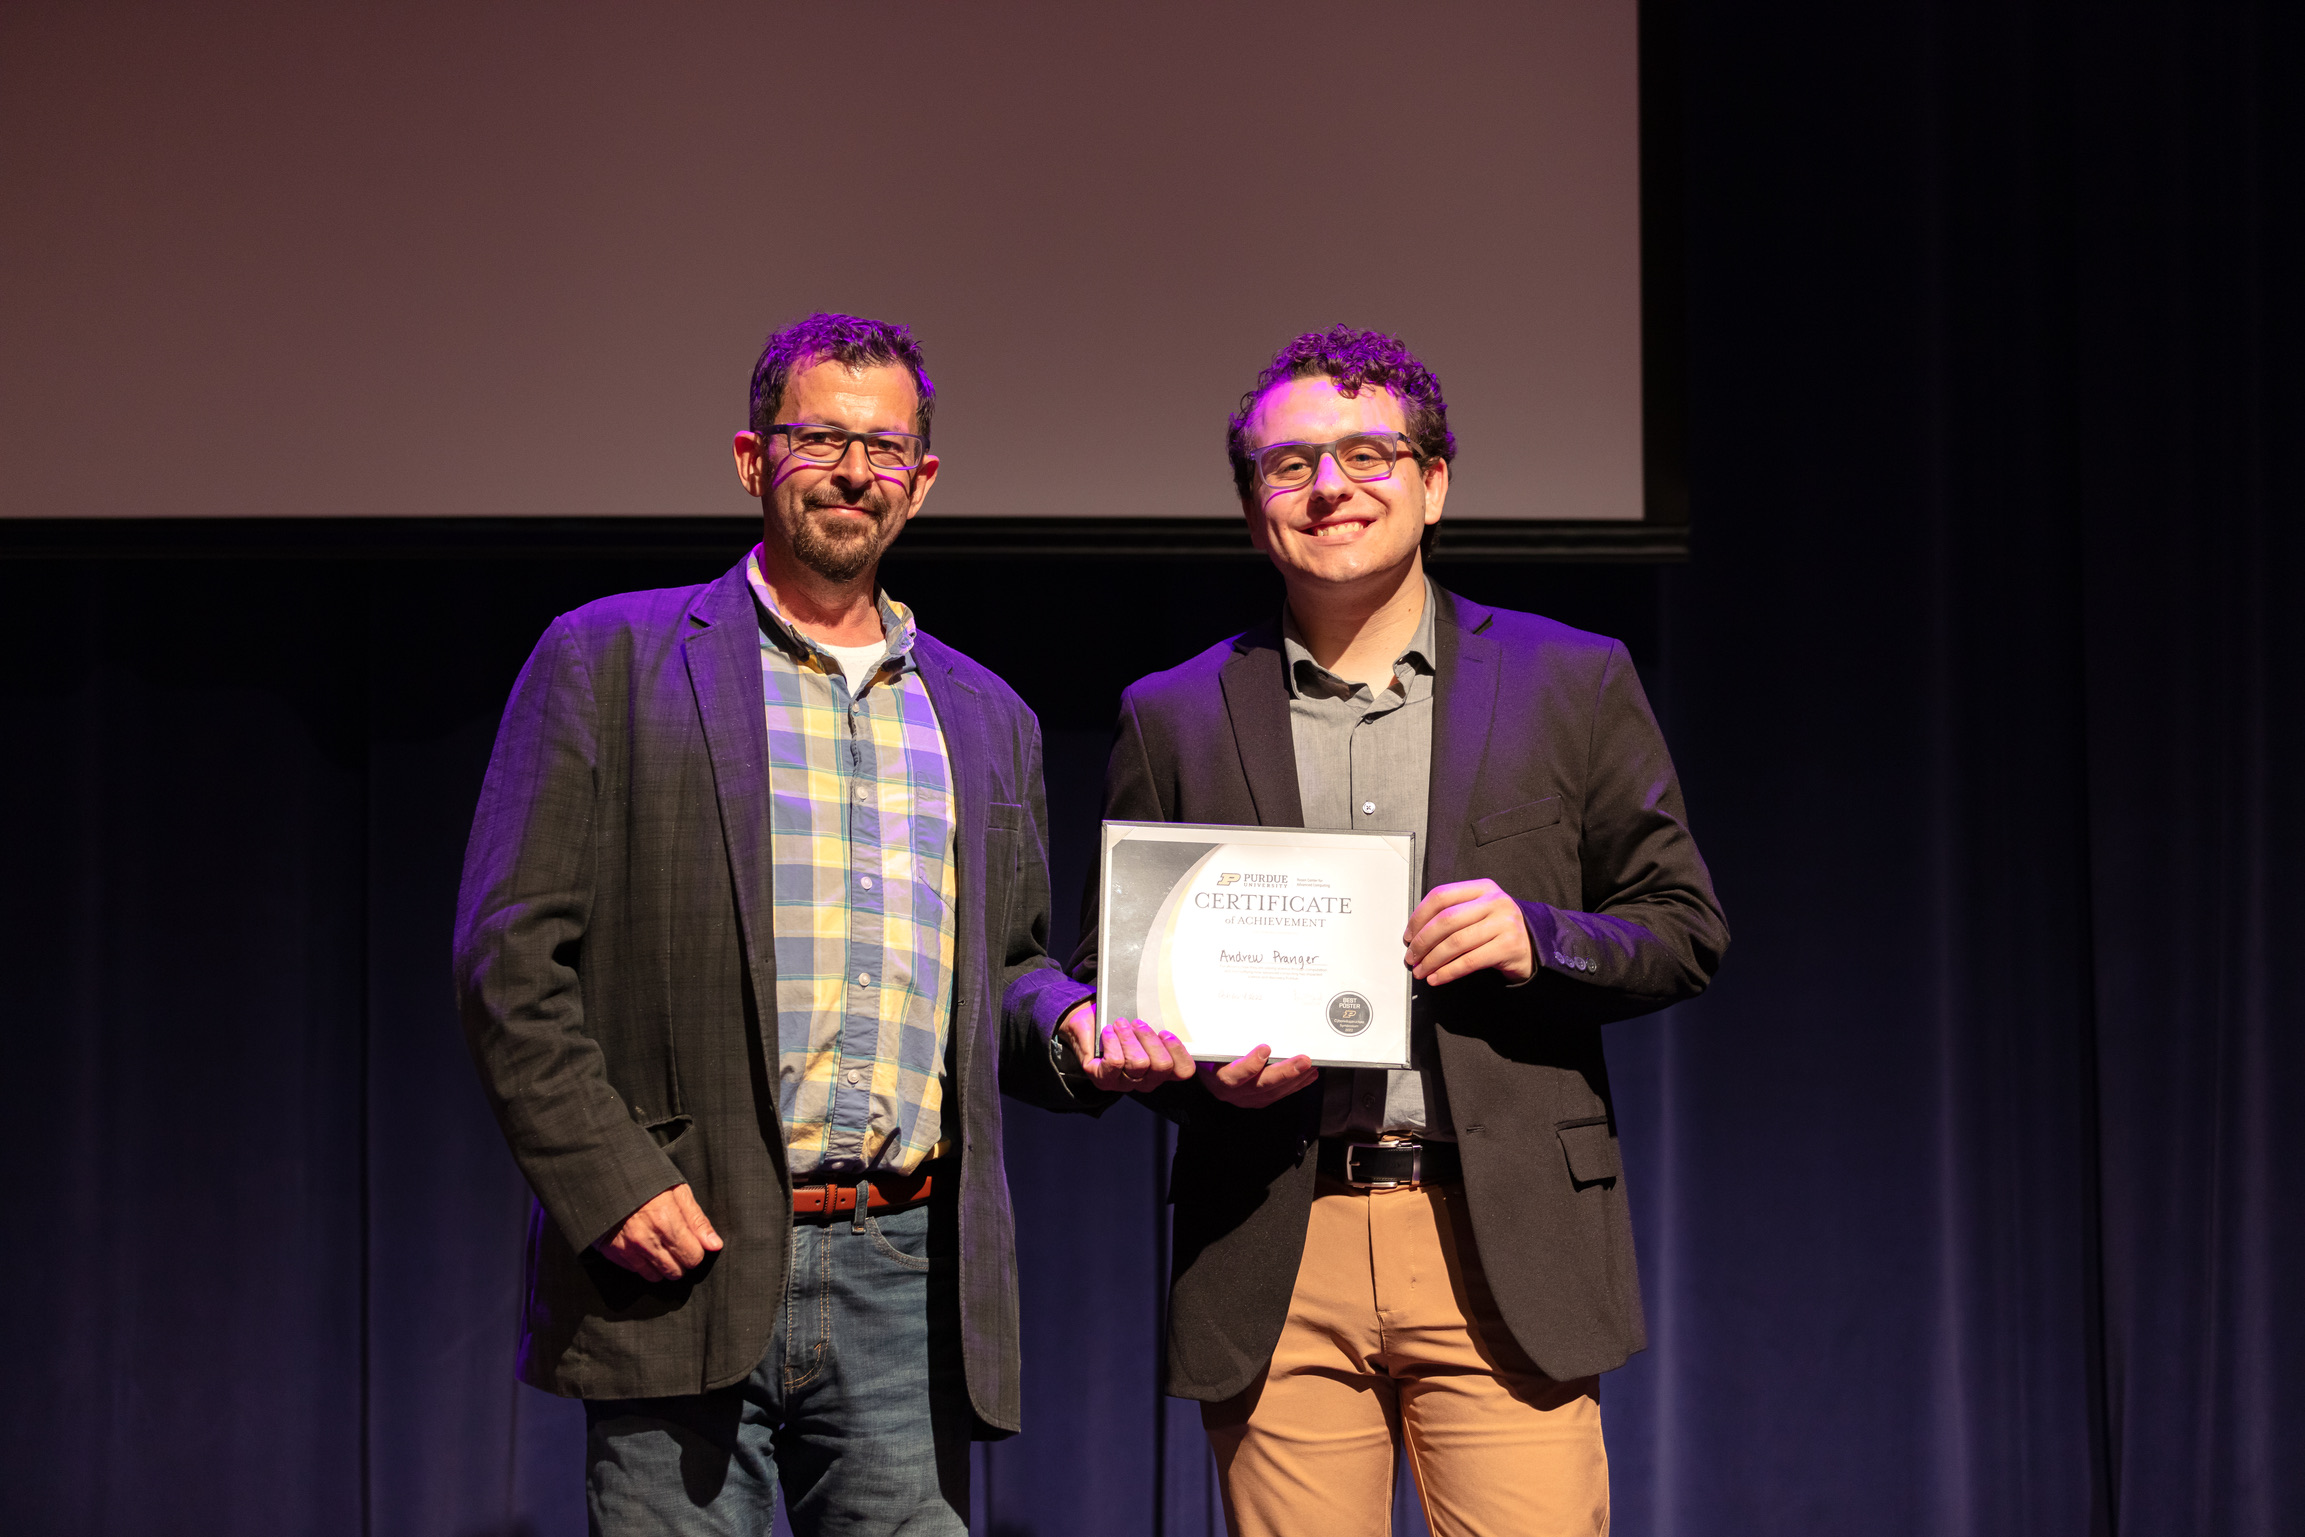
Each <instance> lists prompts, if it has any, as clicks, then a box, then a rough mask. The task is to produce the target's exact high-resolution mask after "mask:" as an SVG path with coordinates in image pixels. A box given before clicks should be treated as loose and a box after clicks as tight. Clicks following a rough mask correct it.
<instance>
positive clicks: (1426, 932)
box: [1407, 906, 1480, 971]
mask: <svg viewBox="0 0 2305 1537" xmlns="http://www.w3.org/2000/svg"><path fill="white" fill-rule="evenodd" d="M1479 918H1480V909H1479V908H1477V907H1469V906H1468V907H1447V908H1443V909H1442V910H1441V911H1440V912H1438V913H1436V914H1434V916H1433V918H1432V920H1431V921H1430V922H1428V923H1426V924H1425V926H1424V927H1422V928H1420V929H1418V930H1417V931H1416V932H1415V933H1414V934H1412V935H1410V936H1409V949H1408V956H1407V960H1408V963H1409V969H1410V970H1412V971H1413V970H1415V969H1416V967H1417V964H1418V963H1419V962H1420V961H1422V960H1424V958H1425V957H1426V956H1428V955H1430V954H1432V950H1433V946H1435V945H1437V944H1439V943H1440V942H1441V941H1442V940H1444V939H1446V938H1448V937H1449V936H1450V935H1451V934H1454V933H1455V932H1456V931H1457V930H1459V929H1461V928H1463V927H1464V926H1465V925H1466V924H1468V923H1474V922H1478V921H1479Z"/></svg>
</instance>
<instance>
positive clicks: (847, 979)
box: [744, 546, 954, 1183]
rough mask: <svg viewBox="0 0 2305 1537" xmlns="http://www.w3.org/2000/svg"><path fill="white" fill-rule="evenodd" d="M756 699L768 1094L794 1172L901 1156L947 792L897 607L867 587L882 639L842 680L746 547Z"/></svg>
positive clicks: (940, 881) (911, 1131)
mask: <svg viewBox="0 0 2305 1537" xmlns="http://www.w3.org/2000/svg"><path fill="white" fill-rule="evenodd" d="M744 574H745V577H746V579H747V580H749V581H750V582H751V583H752V593H753V597H754V599H755V600H756V601H757V602H758V604H759V606H760V676H761V692H762V695H763V698H764V700H765V702H766V708H767V711H768V790H769V808H770V809H769V860H770V863H771V864H772V866H773V867H774V869H773V882H772V888H773V890H774V893H775V896H774V906H775V926H776V1037H777V1054H778V1067H779V1072H778V1082H777V1103H778V1107H779V1109H780V1110H781V1112H782V1115H783V1120H784V1147H785V1158H786V1161H787V1163H788V1164H789V1165H790V1168H791V1171H792V1177H793V1180H794V1181H795V1182H796V1183H826V1182H833V1183H837V1182H839V1181H841V1180H843V1179H853V1178H858V1177H861V1176H862V1175H863V1174H865V1173H866V1172H867V1171H872V1170H887V1171H890V1172H893V1173H910V1172H912V1170H914V1169H915V1168H917V1167H919V1165H920V1163H921V1162H922V1160H924V1159H925V1158H927V1157H928V1154H929V1150H930V1149H931V1148H933V1147H934V1146H935V1145H936V1143H937V1139H938V1138H939V1136H941V1135H942V1132H943V1127H944V1076H943V1075H944V1052H945V1040H946V1036H947V1033H948V1031H949V1030H950V1028H951V1024H950V1022H951V1018H952V970H953V873H954V872H953V858H954V855H953V804H952V772H951V764H950V762H949V760H948V759H947V758H946V756H945V748H944V732H943V729H942V728H941V727H940V726H939V725H938V724H937V719H936V709H935V707H934V706H933V705H932V704H931V703H930V701H929V697H928V688H927V686H926V684H924V683H923V682H922V680H921V676H920V665H919V663H918V662H917V661H916V660H915V659H914V657H913V654H912V649H913V637H914V631H913V623H912V613H911V611H910V610H909V609H907V608H906V607H905V606H904V605H903V604H901V603H898V602H895V601H894V600H892V599H890V598H889V597H888V596H887V595H886V594H883V595H881V597H880V600H879V601H880V623H881V632H882V634H883V635H884V636H885V637H886V638H887V640H888V655H887V656H886V657H884V658H883V659H882V660H881V662H880V665H879V666H878V667H877V668H875V669H874V671H873V674H872V676H871V678H870V679H868V680H867V681H866V683H865V685H864V687H863V689H862V690H861V691H860V692H858V693H857V694H856V695H855V696H854V697H851V695H850V693H849V687H848V679H847V678H846V677H845V676H844V675H843V674H842V672H841V668H840V664H839V662H838V661H836V660H835V659H834V658H833V657H832V656H831V654H830V653H828V652H826V651H825V650H824V649H823V648H822V647H820V646H818V645H817V644H816V643H815V642H814V641H811V640H810V639H809V638H808V637H807V636H805V635H803V634H801V633H800V631H799V630H797V629H795V628H794V627H793V625H792V624H791V622H790V621H789V620H787V619H786V618H785V617H784V615H783V614H782V613H781V612H780V611H779V610H778V608H777V606H776V599H775V597H774V595H773V594H771V593H770V591H769V588H768V583H767V581H766V580H765V579H764V578H763V577H762V576H761V572H760V550H759V548H758V547H757V546H756V547H755V548H754V550H753V552H752V554H751V556H750V557H749V558H748V559H747V560H746V561H745V566H744Z"/></svg>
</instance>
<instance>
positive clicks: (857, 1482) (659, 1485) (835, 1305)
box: [584, 1201, 972, 1537]
mask: <svg viewBox="0 0 2305 1537" xmlns="http://www.w3.org/2000/svg"><path fill="white" fill-rule="evenodd" d="M958 1250H959V1244H958V1238H957V1234H956V1233H955V1231H954V1213H953V1207H952V1204H951V1203H950V1202H949V1201H933V1202H931V1203H930V1204H928V1205H926V1206H916V1207H914V1208H913V1209H912V1210H910V1211H903V1212H898V1213H896V1214H895V1215H893V1216H885V1217H877V1218H876V1217H873V1216H871V1215H869V1214H867V1213H866V1212H864V1211H862V1210H861V1209H860V1210H859V1211H858V1212H857V1213H856V1215H855V1217H854V1218H851V1217H847V1216H842V1217H836V1218H833V1219H831V1220H830V1221H826V1220H824V1219H821V1218H820V1219H817V1220H815V1221H803V1222H795V1223H794V1224H793V1232H792V1271H791V1274H790V1276H789V1277H788V1278H787V1280H786V1282H785V1292H784V1314H783V1316H782V1318H780V1319H779V1320H778V1323H777V1326H776V1333H775V1335H774V1336H773V1337H772V1338H771V1339H770V1341H769V1346H768V1354H767V1355H765V1356H763V1357H762V1358H761V1361H760V1365H758V1366H757V1367H755V1368H754V1369H753V1373H752V1375H751V1376H750V1377H748V1378H746V1379H745V1380H744V1381H743V1382H740V1383H736V1384H734V1385H732V1386H730V1387H726V1388H721V1389H719V1390H718V1391H716V1392H711V1393H703V1394H699V1395H697V1396H695V1397H683V1398H628V1399H599V1400H592V1401H589V1402H587V1403H586V1404H585V1406H584V1407H585V1420H586V1425H587V1430H588V1435H587V1443H588V1444H587V1453H588V1456H587V1461H588V1464H589V1466H588V1468H587V1471H586V1478H585V1496H586V1503H587V1505H588V1506H589V1507H590V1510H591V1515H592V1531H593V1532H594V1534H595V1537H738V1534H745V1537H753V1534H759V1537H766V1534H767V1533H768V1531H769V1527H770V1523H771V1521H772V1520H773V1518H774V1516H775V1512H776V1494H777V1488H778V1486H779V1484H780V1483H781V1485H782V1486H783V1489H784V1498H785V1502H786V1505H785V1509H786V1514H787V1516H788V1518H789V1519H790V1520H791V1522H792V1529H793V1531H794V1533H795V1534H796V1537H867V1534H870V1537H882V1534H886V1533H903V1534H904V1537H966V1534H967V1531H968V1442H969V1428H970V1425H971V1423H972V1416H971V1410H970V1408H969V1399H968V1382H967V1376H966V1368H965V1366H964V1364H963V1361H962V1357H961V1341H960V1298H959V1274H960V1259H959V1252H958Z"/></svg>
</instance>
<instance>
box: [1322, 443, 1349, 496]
mask: <svg viewBox="0 0 2305 1537" xmlns="http://www.w3.org/2000/svg"><path fill="white" fill-rule="evenodd" d="M1352 494H1353V482H1352V478H1351V477H1350V476H1348V475H1346V474H1345V472H1344V471H1343V470H1341V469H1339V468H1338V467H1337V455H1336V450H1334V449H1329V450H1327V451H1326V452H1324V453H1323V454H1322V455H1321V462H1320V463H1319V464H1317V465H1315V466H1314V467H1313V495H1314V496H1316V497H1319V498H1320V499H1321V500H1323V501H1329V502H1341V501H1343V500H1344V499H1345V498H1346V497H1348V496H1350V495H1352Z"/></svg>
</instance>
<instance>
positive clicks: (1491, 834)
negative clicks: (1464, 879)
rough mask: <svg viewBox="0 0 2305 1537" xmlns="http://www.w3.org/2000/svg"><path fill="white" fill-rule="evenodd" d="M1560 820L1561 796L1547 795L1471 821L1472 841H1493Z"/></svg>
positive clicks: (1547, 825) (1553, 823)
mask: <svg viewBox="0 0 2305 1537" xmlns="http://www.w3.org/2000/svg"><path fill="white" fill-rule="evenodd" d="M1560 820H1561V798H1560V797H1559V796H1558V795H1548V796H1546V797H1545V798H1544V799H1543V800H1541V801H1530V802H1529V803H1528V804H1527V805H1525V806H1514V807H1511V808H1509V809H1507V810H1504V811H1498V812H1493V813H1491V814H1490V815H1488V816H1485V817H1482V818H1481V819H1480V820H1479V821H1477V822H1475V823H1473V842H1475V843H1494V842H1496V841H1497V840H1498V839H1499V838H1511V837H1514V836H1516V835H1518V834H1521V833H1533V832H1535V831H1536V830H1537V829H1538V828H1540V827H1551V826H1554V825H1555V824H1557V823H1558V822H1559V821H1560Z"/></svg>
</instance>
